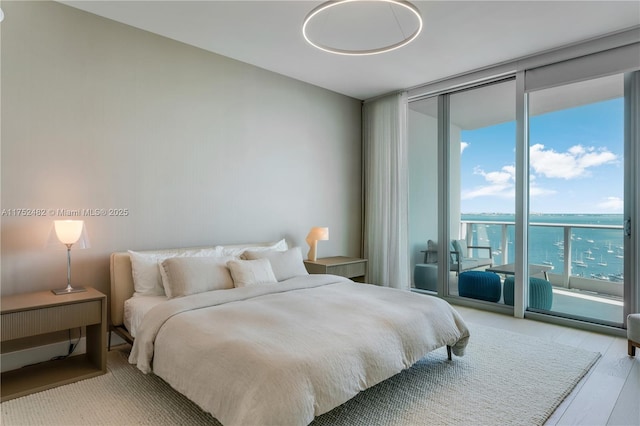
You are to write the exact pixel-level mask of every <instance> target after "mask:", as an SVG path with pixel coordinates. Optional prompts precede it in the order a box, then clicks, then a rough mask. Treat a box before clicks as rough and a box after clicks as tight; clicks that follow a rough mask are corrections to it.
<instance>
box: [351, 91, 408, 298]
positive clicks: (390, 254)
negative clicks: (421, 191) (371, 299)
mask: <svg viewBox="0 0 640 426" xmlns="http://www.w3.org/2000/svg"><path fill="white" fill-rule="evenodd" d="M363 123H364V124H363V140H364V147H363V150H364V215H365V216H364V254H365V257H366V258H367V259H368V266H369V276H368V281H369V282H370V283H373V284H378V285H383V286H387V287H394V288H401V289H409V288H410V286H411V284H410V278H409V255H408V214H409V213H408V192H409V191H408V177H407V176H408V171H407V162H408V158H407V94H406V93H398V94H393V95H389V96H386V97H384V98H380V99H375V100H372V101H367V102H365V104H364V106H363Z"/></svg>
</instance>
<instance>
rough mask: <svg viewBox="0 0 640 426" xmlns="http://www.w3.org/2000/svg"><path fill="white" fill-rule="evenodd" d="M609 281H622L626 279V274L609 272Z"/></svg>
mask: <svg viewBox="0 0 640 426" xmlns="http://www.w3.org/2000/svg"><path fill="white" fill-rule="evenodd" d="M609 281H613V282H618V283H621V282H623V281H624V274H623V273H622V272H620V273H618V274H609Z"/></svg>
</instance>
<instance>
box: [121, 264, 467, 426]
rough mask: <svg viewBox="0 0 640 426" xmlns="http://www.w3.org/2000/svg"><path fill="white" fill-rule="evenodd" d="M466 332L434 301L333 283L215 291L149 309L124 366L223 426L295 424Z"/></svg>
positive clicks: (305, 280) (310, 280)
mask: <svg viewBox="0 0 640 426" xmlns="http://www.w3.org/2000/svg"><path fill="white" fill-rule="evenodd" d="M468 337H469V332H468V330H467V327H466V325H465V324H464V321H463V320H462V318H461V317H460V316H459V314H458V313H457V312H456V311H455V310H453V309H452V308H451V306H450V305H449V304H448V303H447V302H445V301H443V300H441V299H438V298H436V297H431V296H424V295H419V294H415V293H411V292H409V291H402V290H395V289H390V288H384V287H378V286H373V285H366V284H357V283H354V282H352V281H350V280H347V279H344V278H342V277H337V276H333V275H308V276H304V277H297V278H293V279H290V280H287V281H284V282H281V283H277V284H270V285H262V286H254V287H243V288H234V289H230V290H217V291H211V292H206V293H200V294H195V295H191V296H186V297H181V298H176V299H171V300H169V301H168V302H166V303H163V304H161V305H159V306H156V307H154V308H153V309H152V310H151V311H149V313H148V314H147V315H146V316H145V318H144V320H143V321H142V324H141V325H140V327H139V328H138V332H137V338H136V340H135V342H134V345H133V348H132V350H131V355H130V358H129V362H131V363H134V364H137V366H138V368H139V369H140V370H142V371H143V372H145V373H148V372H151V371H152V370H153V372H154V373H155V374H157V375H158V376H160V377H162V378H163V379H164V380H165V381H166V382H168V383H169V384H170V385H171V386H173V387H174V388H175V389H176V390H178V391H179V392H181V393H183V394H184V395H186V396H187V397H188V398H189V399H191V400H192V401H194V402H195V403H196V404H198V405H199V406H200V407H202V408H203V409H204V410H206V411H208V412H210V413H211V414H212V415H213V416H214V417H216V418H217V419H218V420H219V421H220V422H222V423H223V424H224V425H243V426H247V425H306V424H308V423H309V422H311V421H312V420H313V418H314V416H318V415H320V414H323V413H325V412H327V411H330V410H331V409H333V408H334V407H337V406H338V405H340V404H342V403H344V402H346V401H347V400H349V399H351V398H352V397H353V396H355V395H356V394H357V393H358V392H360V391H362V390H364V389H367V388H369V387H371V386H373V385H375V384H377V383H379V382H381V381H383V380H385V379H387V378H389V377H391V376H393V375H395V374H397V373H399V372H400V371H402V370H403V369H405V368H408V367H410V366H411V365H413V364H414V363H415V362H416V361H418V360H419V359H420V358H422V357H424V356H425V355H426V354H427V353H428V352H430V351H432V350H434V349H436V348H440V347H443V346H446V345H449V346H451V347H452V349H453V353H454V354H456V355H462V354H463V353H464V348H465V346H466V344H467V340H468Z"/></svg>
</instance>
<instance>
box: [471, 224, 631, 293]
mask: <svg viewBox="0 0 640 426" xmlns="http://www.w3.org/2000/svg"><path fill="white" fill-rule="evenodd" d="M460 223H461V227H460V230H461V234H462V235H461V238H464V239H466V240H467V243H468V245H484V246H487V245H489V246H491V247H492V251H493V257H494V263H495V264H496V265H500V264H506V263H513V262H514V258H515V250H514V248H513V240H514V234H515V222H506V221H490V220H487V221H478V220H473V221H470V220H462V221H461V222H460ZM622 236H623V227H622V225H593V224H578V223H542V222H531V223H530V224H529V250H528V252H529V263H530V264H546V265H549V266H552V267H553V270H552V271H550V272H549V274H548V275H549V280H550V281H551V283H552V284H553V285H554V286H556V287H564V288H570V289H579V290H583V291H590V292H595V293H598V294H602V295H609V296H614V297H622V296H623V281H624V276H623V260H624V252H623V248H622V241H623V237H622Z"/></svg>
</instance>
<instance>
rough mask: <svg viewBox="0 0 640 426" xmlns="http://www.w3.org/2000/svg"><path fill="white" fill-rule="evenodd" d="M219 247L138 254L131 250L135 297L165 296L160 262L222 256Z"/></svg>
mask: <svg viewBox="0 0 640 426" xmlns="http://www.w3.org/2000/svg"><path fill="white" fill-rule="evenodd" d="M221 255H222V250H221V249H219V248H218V247H213V248H202V249H181V250H160V251H156V252H136V251H131V250H129V258H130V259H131V273H132V275H133V287H134V293H133V295H134V296H164V294H165V293H164V287H163V285H162V279H161V276H160V268H159V267H158V262H162V261H163V260H165V259H168V258H170V257H188V256H197V257H201V256H205V257H213V256H221Z"/></svg>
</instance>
